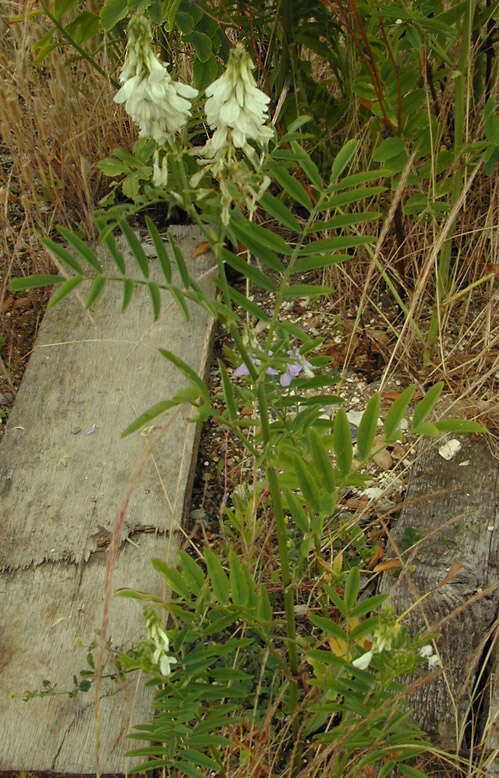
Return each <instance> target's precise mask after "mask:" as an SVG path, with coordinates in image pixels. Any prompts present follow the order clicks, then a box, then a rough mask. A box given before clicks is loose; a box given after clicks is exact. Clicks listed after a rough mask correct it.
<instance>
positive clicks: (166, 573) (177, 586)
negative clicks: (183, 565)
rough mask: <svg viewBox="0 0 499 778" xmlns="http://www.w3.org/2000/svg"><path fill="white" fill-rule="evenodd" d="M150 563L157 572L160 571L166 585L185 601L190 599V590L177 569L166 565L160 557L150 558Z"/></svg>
mask: <svg viewBox="0 0 499 778" xmlns="http://www.w3.org/2000/svg"><path fill="white" fill-rule="evenodd" d="M151 564H152V566H153V567H154V569H155V570H157V571H158V573H161V575H162V576H163V578H164V579H165V581H166V582H167V583H168V585H169V586H170V587H171V588H172V589H173V591H174V592H175V593H176V594H179V595H180V596H181V597H184V599H186V600H187V601H189V600H190V599H191V592H190V589H189V587H188V586H187V585H186V583H185V581H184V579H183V577H182V576H181V575H180V573H179V571H178V570H176V569H175V568H174V567H168V565H166V564H165V563H164V562H163V560H162V559H155V558H154V559H152V560H151Z"/></svg>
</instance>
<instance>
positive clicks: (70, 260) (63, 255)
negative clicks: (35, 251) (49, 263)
mask: <svg viewBox="0 0 499 778" xmlns="http://www.w3.org/2000/svg"><path fill="white" fill-rule="evenodd" d="M40 243H43V245H44V246H45V248H47V249H48V250H49V251H50V252H51V253H52V254H54V255H55V256H56V257H57V258H58V259H60V260H61V261H62V262H64V264H65V265H68V266H69V267H70V268H71V270H74V271H75V273H78V275H80V276H83V269H82V267H81V266H80V265H79V264H78V262H77V261H76V259H75V258H74V257H72V256H71V254H70V253H69V251H67V250H66V249H65V248H64V247H63V246H61V245H60V244H59V243H55V241H53V240H50V239H49V238H40Z"/></svg>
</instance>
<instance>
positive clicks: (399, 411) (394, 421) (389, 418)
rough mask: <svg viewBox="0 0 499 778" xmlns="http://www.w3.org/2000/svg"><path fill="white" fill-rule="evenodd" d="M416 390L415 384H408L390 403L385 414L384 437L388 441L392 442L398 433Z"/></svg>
mask: <svg viewBox="0 0 499 778" xmlns="http://www.w3.org/2000/svg"><path fill="white" fill-rule="evenodd" d="M415 391H416V385H415V384H410V385H409V386H408V387H406V388H405V389H404V391H403V392H402V394H401V395H400V397H398V398H397V399H396V400H395V402H394V403H393V404H392V406H391V408H390V409H389V411H388V413H387V414H386V416H385V424H384V427H385V438H386V440H387V442H388V443H394V442H395V441H396V440H397V438H398V437H399V435H400V430H399V425H400V422H401V421H402V419H403V417H404V414H405V412H406V410H407V408H408V406H409V403H410V402H411V400H412V396H413V394H414V392H415Z"/></svg>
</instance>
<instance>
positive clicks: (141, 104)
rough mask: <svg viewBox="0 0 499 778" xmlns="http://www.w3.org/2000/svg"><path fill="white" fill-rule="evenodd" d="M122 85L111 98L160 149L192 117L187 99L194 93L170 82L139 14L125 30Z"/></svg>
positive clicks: (188, 88)
mask: <svg viewBox="0 0 499 778" xmlns="http://www.w3.org/2000/svg"><path fill="white" fill-rule="evenodd" d="M120 81H121V83H122V84H123V86H122V87H121V89H120V90H119V92H118V93H117V94H116V95H115V97H114V102H115V103H124V104H125V109H126V111H127V113H128V114H129V116H131V118H132V119H133V120H134V122H135V123H136V124H138V126H139V127H140V135H141V136H146V137H151V138H154V140H155V141H156V143H157V144H158V145H159V146H163V145H164V144H165V143H167V142H171V141H172V140H173V136H174V135H175V133H176V132H178V131H179V130H181V129H182V127H184V126H185V125H186V123H187V120H188V118H189V116H190V115H191V104H190V99H191V98H193V97H196V95H197V94H198V91H197V89H193V88H192V87H191V86H188V85H187V84H181V83H180V82H179V81H172V78H171V76H170V74H169V73H168V71H167V69H166V67H165V65H164V64H162V63H161V61H160V60H159V59H158V57H157V56H156V54H155V53H154V50H153V48H152V32H151V28H150V24H149V22H148V20H147V19H146V18H145V17H144V16H142V15H141V14H136V15H135V16H133V17H132V19H131V21H130V24H129V26H128V48H127V56H126V60H125V65H124V67H123V70H122V71H121V75H120Z"/></svg>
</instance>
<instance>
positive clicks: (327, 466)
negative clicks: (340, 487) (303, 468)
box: [308, 429, 336, 492]
mask: <svg viewBox="0 0 499 778" xmlns="http://www.w3.org/2000/svg"><path fill="white" fill-rule="evenodd" d="M308 441H309V444H310V449H311V451H312V457H313V460H314V464H315V467H316V469H317V472H318V473H320V475H321V476H322V478H323V480H324V486H325V487H326V489H327V490H328V491H329V492H334V490H335V489H336V478H335V475H334V470H333V468H332V466H331V462H330V459H329V455H328V452H327V450H326V447H325V445H324V443H323V442H322V440H321V439H320V437H319V435H318V434H317V432H316V431H315V430H314V429H310V430H309V432H308Z"/></svg>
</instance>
